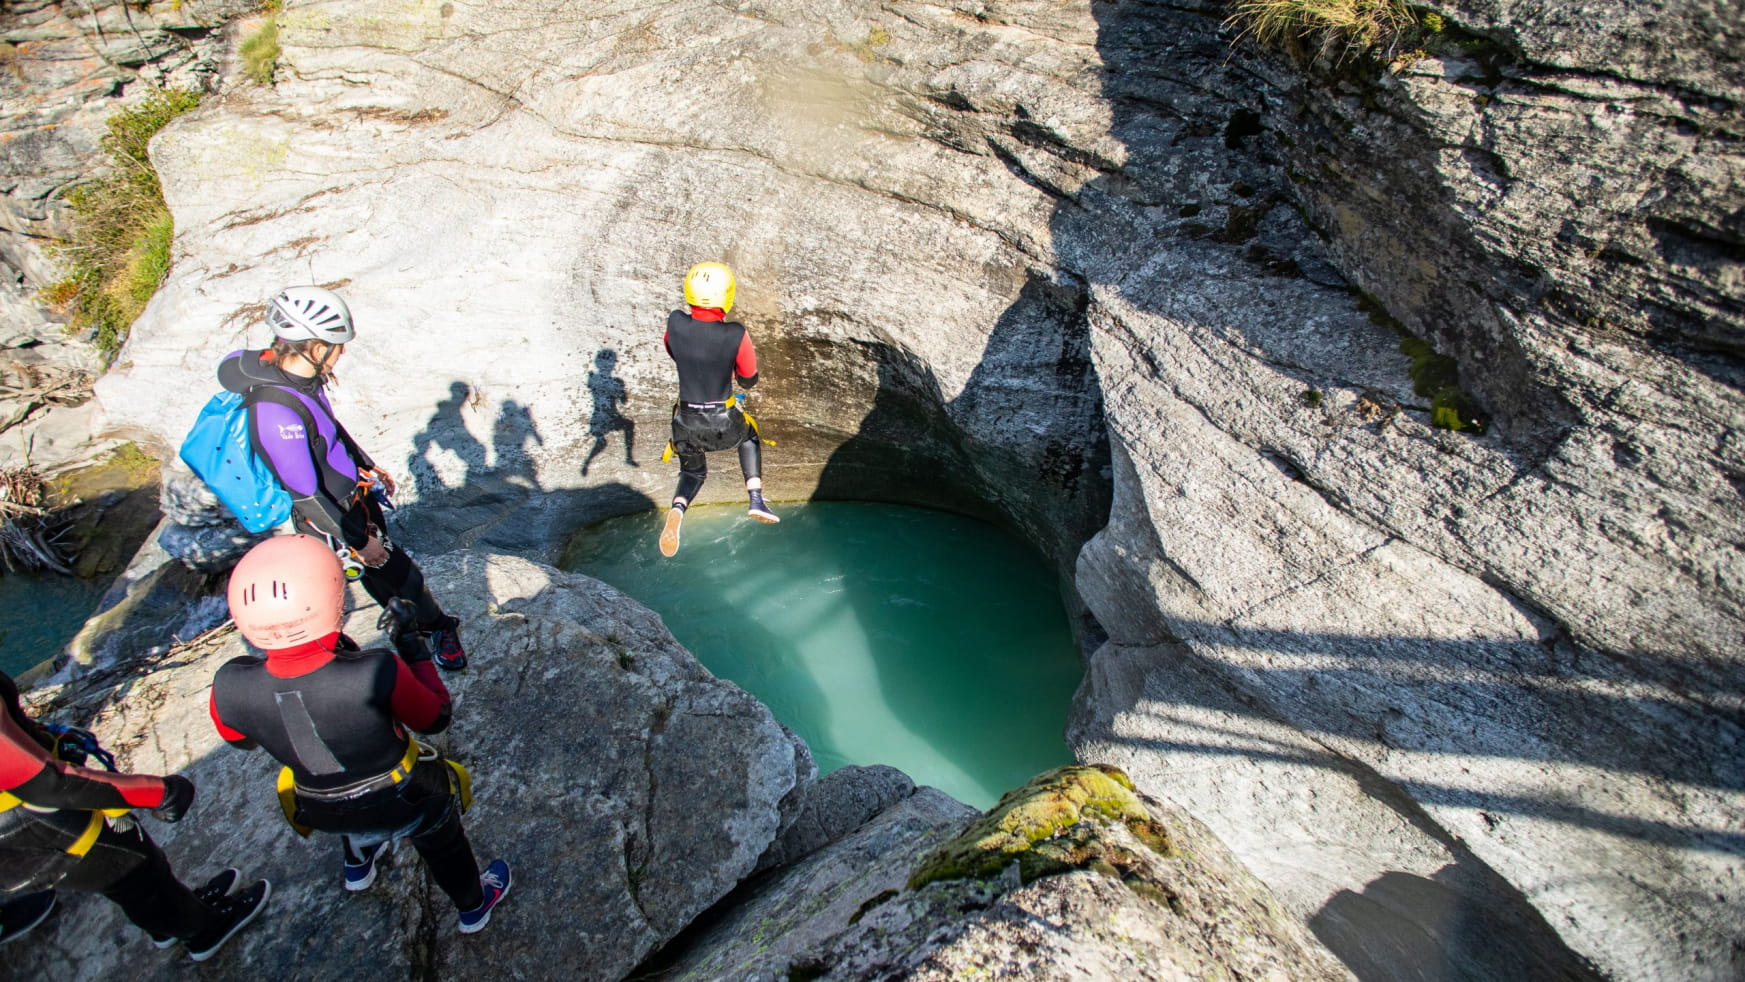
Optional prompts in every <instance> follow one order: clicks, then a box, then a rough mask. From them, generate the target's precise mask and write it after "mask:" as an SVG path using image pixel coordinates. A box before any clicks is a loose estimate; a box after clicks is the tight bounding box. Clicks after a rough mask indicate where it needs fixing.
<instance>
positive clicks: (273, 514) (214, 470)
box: [179, 385, 315, 532]
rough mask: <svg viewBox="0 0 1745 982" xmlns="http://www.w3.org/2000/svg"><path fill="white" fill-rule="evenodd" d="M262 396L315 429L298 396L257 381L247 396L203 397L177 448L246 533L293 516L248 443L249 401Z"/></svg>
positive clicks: (269, 472)
mask: <svg viewBox="0 0 1745 982" xmlns="http://www.w3.org/2000/svg"><path fill="white" fill-rule="evenodd" d="M263 400H264V401H267V402H276V403H279V404H281V405H285V406H289V407H291V408H292V409H294V410H296V412H297V415H299V416H301V417H303V424H304V426H305V427H307V428H308V431H309V432H311V433H313V432H314V431H315V427H314V424H313V423H312V422H311V421H310V419H309V413H308V410H306V409H305V408H304V407H303V405H302V404H301V403H300V402H299V401H298V400H297V397H296V396H294V395H291V394H290V393H289V392H286V391H285V390H283V389H281V388H279V387H278V386H274V385H257V386H255V387H254V388H253V389H251V390H249V392H248V394H247V395H244V394H242V393H239V392H229V391H226V392H220V393H218V394H217V395H215V396H213V397H212V398H211V399H209V400H207V402H206V405H205V407H204V408H203V409H201V410H200V415H199V416H198V417H196V418H195V420H194V426H193V428H192V429H190V430H189V431H188V436H187V438H186V439H184V440H183V441H182V448H181V450H180V451H179V456H180V457H181V458H182V461H183V462H184V463H186V464H187V465H188V467H189V468H190V469H192V470H193V471H194V473H195V474H198V475H199V476H200V480H202V481H205V482H206V486H207V487H209V488H211V489H212V493H213V494H215V495H217V496H218V500H219V501H220V502H222V503H223V504H224V507H226V508H228V509H230V512H231V514H233V515H235V516H236V517H237V520H238V521H240V522H242V527H243V528H245V529H248V530H249V531H250V532H265V531H267V530H268V529H271V528H276V527H277V526H280V525H283V524H284V523H285V522H286V521H287V520H289V519H290V517H291V495H290V492H288V491H286V490H285V486H284V485H282V484H280V483H279V479H278V478H277V477H276V476H274V474H273V471H272V469H271V468H270V467H268V466H267V464H266V461H263V460H261V459H260V458H259V457H258V456H256V455H255V452H254V448H253V447H252V446H251V445H250V444H249V439H248V431H249V425H248V410H249V406H251V405H253V404H254V403H255V402H259V401H263Z"/></svg>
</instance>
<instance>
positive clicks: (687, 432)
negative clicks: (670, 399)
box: [665, 308, 763, 504]
mask: <svg viewBox="0 0 1745 982" xmlns="http://www.w3.org/2000/svg"><path fill="white" fill-rule="evenodd" d="M697 313H702V314H703V315H704V317H702V318H699V317H697V316H694V315H695V314H697ZM711 315H715V316H719V312H718V311H707V310H698V309H697V308H692V313H689V314H687V313H686V312H684V311H682V310H675V311H673V312H672V313H671V314H670V315H668V317H667V322H666V339H665V340H666V350H667V354H669V355H671V356H672V359H673V362H674V364H676V365H677V366H678V370H679V402H678V405H676V406H674V407H673V450H674V451H675V452H676V453H677V454H678V456H679V486H678V489H677V490H676V491H674V492H673V497H674V498H675V499H681V500H683V501H684V502H685V503H686V504H689V503H690V502H692V501H695V500H696V497H697V492H698V491H700V490H702V487H703V482H704V480H706V479H707V478H708V475H709V463H708V457H707V456H705V455H706V454H707V453H708V452H709V451H712V450H726V449H728V448H730V447H735V446H737V447H738V448H739V468H740V470H741V471H743V472H744V473H745V477H746V480H750V479H751V478H754V477H762V476H763V455H762V452H761V450H760V448H759V445H758V437H757V434H756V433H754V432H752V429H751V426H750V424H748V423H747V422H746V421H745V415H744V414H743V413H741V412H740V411H739V409H738V407H734V408H732V409H729V408H727V405H726V402H727V398H728V397H729V396H731V395H732V394H733V380H734V379H735V378H738V379H739V384H740V385H741V386H744V387H745V388H747V389H749V388H751V387H752V386H754V385H756V384H757V352H756V350H755V349H754V348H753V347H752V344H751V335H750V334H749V333H747V332H746V330H745V325H743V324H740V323H738V322H736V321H729V320H712V319H708V318H709V317H710V316H711Z"/></svg>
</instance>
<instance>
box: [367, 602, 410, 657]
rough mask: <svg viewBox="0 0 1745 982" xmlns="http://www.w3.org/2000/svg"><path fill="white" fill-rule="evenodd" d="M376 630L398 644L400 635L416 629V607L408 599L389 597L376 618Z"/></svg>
mask: <svg viewBox="0 0 1745 982" xmlns="http://www.w3.org/2000/svg"><path fill="white" fill-rule="evenodd" d="M376 630H378V631H381V632H382V633H383V634H386V635H387V636H388V637H389V638H391V639H393V641H394V644H395V645H396V646H398V645H399V643H400V637H401V635H404V634H412V633H416V632H417V631H418V608H417V607H416V606H414V605H413V603H412V601H410V600H406V599H404V598H401V597H392V598H390V599H389V600H388V602H387V603H385V604H383V605H382V616H380V617H378V618H376Z"/></svg>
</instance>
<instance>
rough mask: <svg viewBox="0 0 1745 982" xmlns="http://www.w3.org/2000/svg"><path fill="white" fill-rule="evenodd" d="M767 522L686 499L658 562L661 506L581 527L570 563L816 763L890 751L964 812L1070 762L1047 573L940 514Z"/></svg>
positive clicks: (1026, 556)
mask: <svg viewBox="0 0 1745 982" xmlns="http://www.w3.org/2000/svg"><path fill="white" fill-rule="evenodd" d="M778 511H779V512H780V514H781V516H782V523H781V524H780V525H760V524H758V523H756V522H753V521H750V520H748V519H747V518H746V517H745V511H744V509H743V508H729V507H726V506H721V507H709V506H700V507H697V508H693V509H691V511H690V513H689V514H688V515H687V516H686V518H685V526H684V540H683V546H682V548H681V549H680V550H679V554H678V555H677V556H676V557H674V558H672V559H666V558H664V557H662V556H661V554H660V550H659V548H658V546H657V537H658V536H659V534H660V520H661V517H662V516H659V515H655V514H650V513H645V514H641V515H633V516H629V517H626V518H619V519H613V520H612V521H609V522H605V523H602V524H600V525H597V526H594V527H592V528H589V529H587V530H585V531H583V532H582V533H581V534H579V535H578V536H577V538H576V541H575V542H574V543H573V544H572V546H571V548H570V553H569V557H568V560H567V563H566V565H567V566H568V568H570V569H572V570H575V571H578V572H583V573H587V574H588V575H590V576H594V577H597V578H598V579H601V580H605V581H606V582H608V583H610V584H612V585H613V586H616V587H618V588H619V589H620V590H623V591H624V592H626V593H628V594H630V595H631V596H633V597H635V598H636V599H637V600H639V601H641V602H642V603H644V604H645V605H647V606H648V607H650V608H651V609H653V610H654V611H656V612H657V613H659V614H660V615H661V618H662V620H664V621H665V622H666V625H667V628H668V629H670V630H671V631H672V632H673V636H674V637H676V638H678V640H679V642H680V643H681V644H683V645H684V646H685V647H686V648H688V649H690V651H691V652H692V653H694V654H695V655H696V656H697V658H698V659H700V660H701V661H702V662H703V664H704V665H705V666H707V667H708V669H709V670H710V671H711V672H714V673H715V674H716V675H718V676H720V677H722V678H726V679H731V680H732V681H734V682H736V683H738V684H739V685H740V686H742V687H743V688H745V689H746V690H748V691H749V692H751V693H752V694H753V695H755V696H757V697H758V698H759V699H761V700H763V702H764V703H765V704H766V705H768V706H769V707H770V709H771V710H773V711H774V712H775V714H776V717H777V718H779V719H780V720H781V721H782V722H784V723H786V724H787V725H788V726H790V727H792V728H793V729H794V731H795V732H797V733H799V734H800V736H802V737H804V738H805V740H806V742H807V743H808V744H809V745H810V746H811V747H812V752H813V753H814V754H815V755H816V756H817V758H818V767H819V770H820V771H822V772H826V773H827V772H829V771H831V770H834V769H836V768H838V767H841V766H842V765H844V764H890V765H892V766H894V767H898V768H901V769H902V770H903V771H905V772H906V773H908V775H909V776H910V777H912V778H914V779H915V781H916V783H918V784H930V785H933V786H934V787H937V788H940V789H941V790H944V791H945V792H947V793H949V794H950V795H952V796H953V797H955V798H957V799H958V800H960V801H963V802H965V803H967V804H970V805H974V806H976V807H978V808H986V807H988V806H989V805H992V804H993V803H994V801H995V800H997V799H998V798H999V796H1000V794H1001V793H1002V792H1004V791H1007V790H1009V789H1011V788H1013V787H1015V786H1017V785H1018V784H1021V783H1023V782H1024V781H1025V780H1026V779H1028V778H1029V777H1031V776H1032V775H1033V774H1035V773H1036V772H1037V771H1041V770H1045V769H1047V768H1049V767H1054V766H1056V765H1059V764H1065V763H1070V762H1071V755H1070V754H1069V753H1068V752H1067V749H1066V745H1065V743H1064V741H1063V738H1062V735H1061V732H1062V730H1063V728H1064V727H1065V724H1066V715H1067V708H1068V705H1069V704H1070V703H1071V701H1072V694H1073V690H1074V689H1075V688H1077V686H1078V682H1079V675H1080V668H1079V660H1078V653H1077V650H1076V648H1075V646H1074V644H1073V640H1072V634H1071V632H1070V630H1069V629H1068V626H1067V618H1066V614H1065V612H1064V611H1063V610H1062V608H1061V604H1060V596H1059V593H1058V592H1057V589H1056V586H1055V581H1054V576H1053V574H1052V573H1051V572H1050V571H1049V570H1048V568H1047V567H1046V566H1045V565H1044V564H1043V561H1042V559H1041V557H1039V556H1037V555H1036V554H1035V553H1033V552H1030V551H1029V550H1027V549H1026V548H1024V547H1023V546H1021V545H1019V544H1018V543H1017V542H1015V541H1013V540H1012V539H1010V538H1008V537H1007V536H1005V535H1004V534H1003V533H1001V532H1000V531H999V530H997V529H995V528H993V527H992V526H989V525H986V524H983V523H981V522H977V521H973V520H971V519H967V518H960V517H958V516H955V515H948V514H944V513H942V512H934V511H924V510H921V509H917V508H902V507H897V506H893V505H875V504H862V503H851V502H821V503H815V504H806V505H786V506H782V507H780V508H779V509H778Z"/></svg>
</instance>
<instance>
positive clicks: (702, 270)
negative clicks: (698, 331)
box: [685, 263, 734, 313]
mask: <svg viewBox="0 0 1745 982" xmlns="http://www.w3.org/2000/svg"><path fill="white" fill-rule="evenodd" d="M733 286H734V283H733V270H731V269H728V268H727V266H726V264H724V263H698V264H697V265H695V266H692V267H691V271H690V272H688V273H686V274H685V303H688V304H690V305H691V306H693V307H711V308H714V309H715V310H719V311H721V312H722V313H726V312H728V311H730V310H732V309H733Z"/></svg>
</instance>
